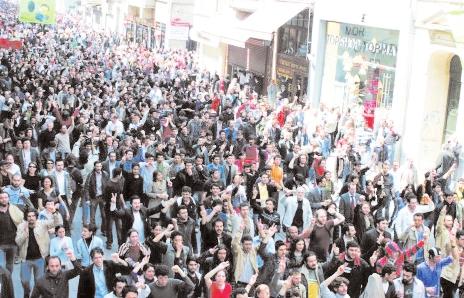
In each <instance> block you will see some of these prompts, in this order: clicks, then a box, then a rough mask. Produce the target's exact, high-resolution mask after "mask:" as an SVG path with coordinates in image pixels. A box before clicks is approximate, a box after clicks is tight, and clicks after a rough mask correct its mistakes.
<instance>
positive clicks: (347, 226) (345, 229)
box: [342, 222, 354, 235]
mask: <svg viewBox="0 0 464 298" xmlns="http://www.w3.org/2000/svg"><path fill="white" fill-rule="evenodd" d="M350 227H354V225H353V224H352V223H349V222H347V223H345V224H344V225H343V226H342V235H345V234H346V232H348V231H349V230H350Z"/></svg>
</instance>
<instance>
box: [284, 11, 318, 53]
mask: <svg viewBox="0 0 464 298" xmlns="http://www.w3.org/2000/svg"><path fill="white" fill-rule="evenodd" d="M308 26H309V28H308ZM311 27H312V13H311V15H309V12H308V10H304V11H302V12H300V13H299V14H297V15H296V16H295V17H294V18H292V19H291V20H289V21H288V22H287V23H286V24H285V25H284V26H282V27H280V29H279V53H283V54H286V55H290V56H298V57H305V56H306V54H307V53H308V41H307V38H308V30H309V34H311V30H312V28H311Z"/></svg>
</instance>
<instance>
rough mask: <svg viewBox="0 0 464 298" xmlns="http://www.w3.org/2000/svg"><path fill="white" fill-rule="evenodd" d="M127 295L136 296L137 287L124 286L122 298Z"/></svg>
mask: <svg viewBox="0 0 464 298" xmlns="http://www.w3.org/2000/svg"><path fill="white" fill-rule="evenodd" d="M129 293H135V294H137V295H138V293H139V292H138V291H137V287H135V286H128V285H126V286H125V287H124V289H122V297H123V298H125V297H126V295H127V294H129Z"/></svg>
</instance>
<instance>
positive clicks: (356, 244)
mask: <svg viewBox="0 0 464 298" xmlns="http://www.w3.org/2000/svg"><path fill="white" fill-rule="evenodd" d="M351 247H357V248H359V244H358V242H356V241H348V243H347V244H346V250H348V249H350V248H351Z"/></svg>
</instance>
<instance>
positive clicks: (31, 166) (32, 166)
mask: <svg viewBox="0 0 464 298" xmlns="http://www.w3.org/2000/svg"><path fill="white" fill-rule="evenodd" d="M29 168H37V166H34V165H30V166H29Z"/></svg>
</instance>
